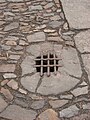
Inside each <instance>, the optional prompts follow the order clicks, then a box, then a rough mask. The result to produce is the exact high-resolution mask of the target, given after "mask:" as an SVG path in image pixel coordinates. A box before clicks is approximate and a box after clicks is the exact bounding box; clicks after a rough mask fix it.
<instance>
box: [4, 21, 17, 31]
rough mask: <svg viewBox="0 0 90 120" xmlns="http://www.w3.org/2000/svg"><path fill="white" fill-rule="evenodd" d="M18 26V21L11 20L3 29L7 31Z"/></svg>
mask: <svg viewBox="0 0 90 120" xmlns="http://www.w3.org/2000/svg"><path fill="white" fill-rule="evenodd" d="M18 27H19V23H18V22H12V23H10V24H9V25H6V26H5V28H4V31H9V30H13V29H16V28H18Z"/></svg>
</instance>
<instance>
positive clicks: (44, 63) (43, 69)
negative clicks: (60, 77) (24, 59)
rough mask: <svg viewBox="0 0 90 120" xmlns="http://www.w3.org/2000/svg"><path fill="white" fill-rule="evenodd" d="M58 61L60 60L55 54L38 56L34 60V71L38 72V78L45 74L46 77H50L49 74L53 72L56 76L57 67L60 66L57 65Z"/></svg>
mask: <svg viewBox="0 0 90 120" xmlns="http://www.w3.org/2000/svg"><path fill="white" fill-rule="evenodd" d="M59 60H61V59H60V58H57V56H56V54H55V53H53V54H51V53H48V54H47V55H43V54H41V56H38V57H37V58H36V59H35V62H36V65H35V67H36V70H37V72H40V76H43V75H44V73H47V76H50V73H51V72H54V74H55V75H56V73H57V71H58V67H60V65H59V64H58V61H59Z"/></svg>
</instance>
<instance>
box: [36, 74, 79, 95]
mask: <svg viewBox="0 0 90 120" xmlns="http://www.w3.org/2000/svg"><path fill="white" fill-rule="evenodd" d="M78 82H79V80H78V79H75V78H72V77H70V76H69V75H68V74H66V73H64V72H62V73H57V75H56V76H55V75H53V74H51V76H50V77H47V76H44V78H43V79H42V83H41V85H40V86H39V88H38V89H37V93H40V94H42V95H50V94H54V95H56V94H60V93H63V92H65V91H69V90H70V89H71V88H73V87H75V85H76V84H77V83H78Z"/></svg>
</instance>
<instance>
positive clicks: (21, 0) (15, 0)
mask: <svg viewBox="0 0 90 120" xmlns="http://www.w3.org/2000/svg"><path fill="white" fill-rule="evenodd" d="M7 1H9V2H23V0H7Z"/></svg>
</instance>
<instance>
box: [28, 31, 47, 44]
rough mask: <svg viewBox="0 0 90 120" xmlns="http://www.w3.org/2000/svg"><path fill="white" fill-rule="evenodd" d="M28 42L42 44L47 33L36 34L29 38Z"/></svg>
mask: <svg viewBox="0 0 90 120" xmlns="http://www.w3.org/2000/svg"><path fill="white" fill-rule="evenodd" d="M27 39H28V41H29V42H30V43H31V42H42V41H45V33H44V32H36V33H33V34H31V35H28V36H27Z"/></svg>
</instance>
